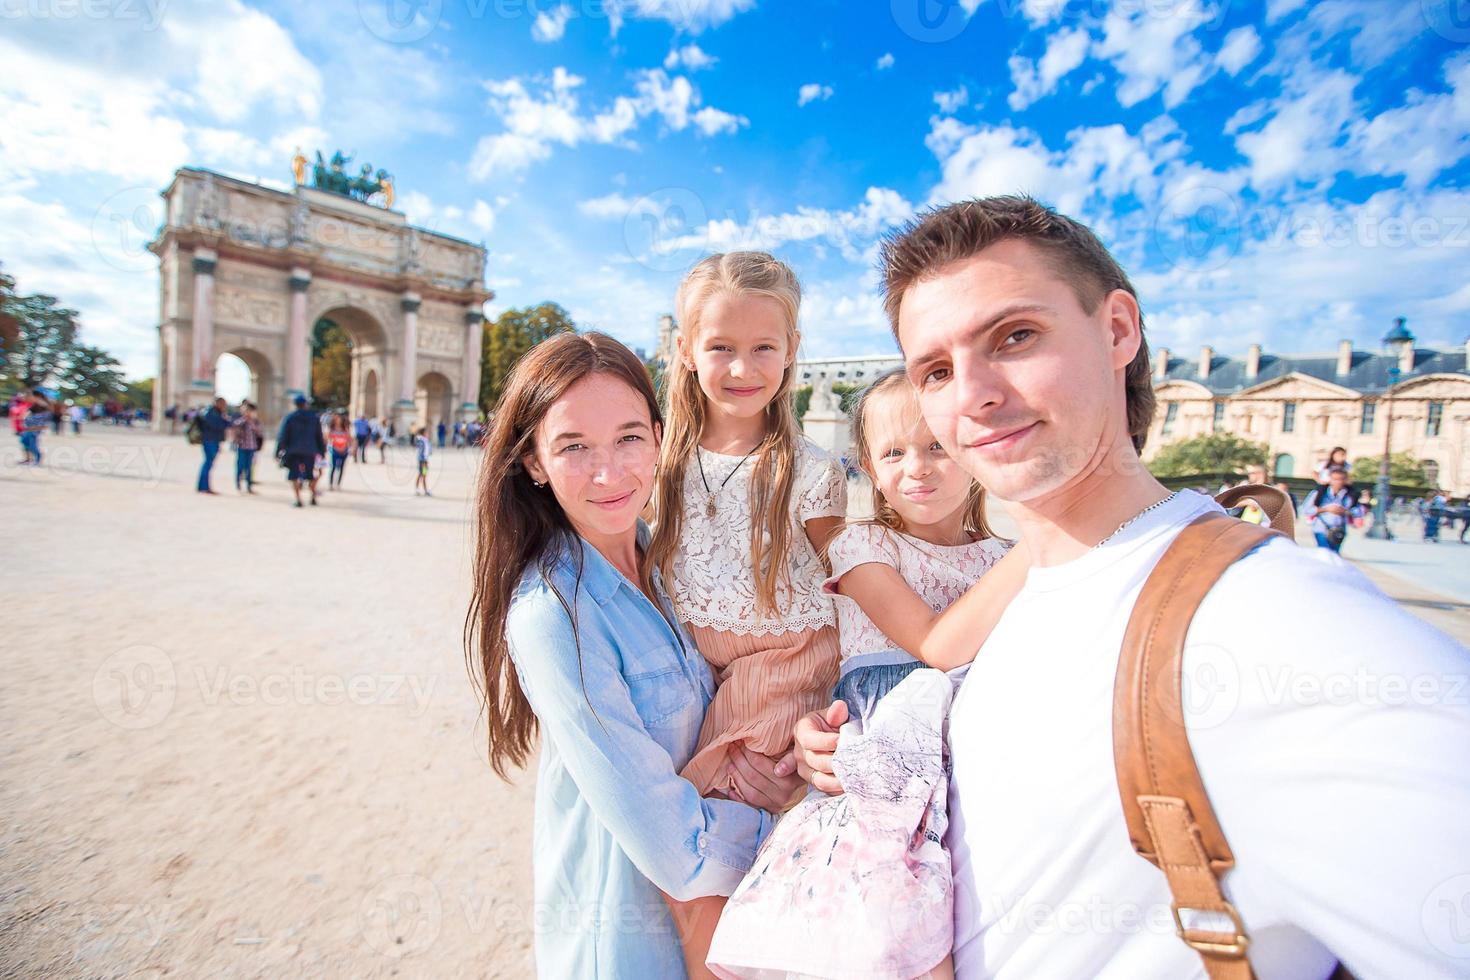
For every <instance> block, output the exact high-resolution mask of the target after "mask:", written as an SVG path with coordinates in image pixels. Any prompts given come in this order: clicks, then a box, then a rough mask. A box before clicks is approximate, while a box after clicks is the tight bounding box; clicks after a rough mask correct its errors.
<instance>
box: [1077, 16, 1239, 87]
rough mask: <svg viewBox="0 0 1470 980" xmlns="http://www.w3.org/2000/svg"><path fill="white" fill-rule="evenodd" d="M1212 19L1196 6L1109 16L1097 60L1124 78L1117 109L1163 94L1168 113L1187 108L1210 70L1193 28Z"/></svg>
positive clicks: (1105, 22) (1104, 24) (1097, 48)
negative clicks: (1107, 63) (1188, 98)
mask: <svg viewBox="0 0 1470 980" xmlns="http://www.w3.org/2000/svg"><path fill="white" fill-rule="evenodd" d="M1209 19H1210V14H1209V13H1208V12H1207V11H1206V10H1205V9H1204V8H1203V7H1202V6H1201V5H1200V4H1199V3H1198V2H1187V3H1181V4H1180V5H1178V6H1177V7H1171V8H1169V9H1167V10H1155V9H1154V8H1153V7H1152V6H1149V5H1144V6H1139V7H1134V6H1132V5H1129V6H1128V7H1127V8H1125V9H1123V10H1119V9H1114V10H1112V11H1110V12H1109V13H1108V15H1107V17H1105V18H1104V19H1103V37H1102V40H1101V41H1100V42H1099V43H1098V44H1097V47H1096V48H1095V49H1094V54H1095V55H1096V56H1098V57H1100V58H1105V59H1107V60H1108V61H1110V62H1111V63H1112V65H1113V67H1114V68H1116V69H1117V70H1118V73H1119V74H1121V75H1122V76H1123V82H1122V84H1121V85H1119V86H1118V102H1119V104H1121V105H1123V106H1131V105H1136V104H1137V103H1139V102H1142V101H1143V100H1144V99H1146V98H1148V97H1149V96H1151V95H1153V94H1155V93H1156V92H1159V91H1160V90H1162V91H1163V96H1164V106H1165V107H1166V108H1170V109H1172V108H1174V107H1175V106H1177V105H1178V104H1179V103H1181V102H1183V101H1184V99H1185V97H1186V96H1188V95H1189V93H1190V92H1192V91H1194V89H1195V86H1197V85H1199V83H1200V82H1202V81H1204V80H1205V78H1206V77H1207V75H1208V74H1209V72H1210V71H1211V70H1212V66H1210V65H1209V63H1208V60H1207V59H1206V58H1205V56H1204V53H1203V50H1202V49H1201V47H1200V43H1199V41H1197V40H1196V39H1195V38H1194V36H1193V31H1194V30H1195V28H1197V27H1199V26H1200V25H1202V24H1204V23H1206V22H1208V21H1209Z"/></svg>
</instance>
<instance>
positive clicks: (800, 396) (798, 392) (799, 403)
mask: <svg viewBox="0 0 1470 980" xmlns="http://www.w3.org/2000/svg"><path fill="white" fill-rule="evenodd" d="M811 404H812V386H811V385H802V386H801V387H800V388H792V389H791V408H792V410H793V411H795V412H796V421H798V422H800V421H801V420H802V419H804V418H806V410H807V409H808V408H810V407H811Z"/></svg>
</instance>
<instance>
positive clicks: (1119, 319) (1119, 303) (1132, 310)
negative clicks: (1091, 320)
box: [1102, 289, 1143, 371]
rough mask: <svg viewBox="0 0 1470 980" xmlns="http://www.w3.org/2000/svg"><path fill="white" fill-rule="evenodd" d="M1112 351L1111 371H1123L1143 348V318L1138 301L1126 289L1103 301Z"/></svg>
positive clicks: (1109, 295) (1114, 292)
mask: <svg viewBox="0 0 1470 980" xmlns="http://www.w3.org/2000/svg"><path fill="white" fill-rule="evenodd" d="M1102 305H1103V313H1104V315H1105V316H1106V318H1107V325H1108V334H1109V339H1110V342H1111V347H1112V351H1113V369H1114V370H1115V371H1122V370H1125V369H1126V368H1127V367H1128V365H1129V364H1132V363H1133V358H1135V357H1137V356H1138V351H1139V348H1140V347H1142V346H1143V316H1142V314H1141V313H1140V312H1139V310H1138V300H1137V299H1136V298H1135V297H1134V296H1133V294H1132V293H1130V292H1128V290H1126V289H1115V290H1113V291H1112V292H1111V293H1109V294H1108V295H1107V297H1106V298H1105V299H1104V300H1103V304H1102Z"/></svg>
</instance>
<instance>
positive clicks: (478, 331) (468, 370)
mask: <svg viewBox="0 0 1470 980" xmlns="http://www.w3.org/2000/svg"><path fill="white" fill-rule="evenodd" d="M484 322H485V314H483V313H481V312H480V311H479V310H469V311H467V312H466V313H465V315H464V324H465V330H464V363H463V365H461V367H460V377H461V378H462V379H463V385H464V393H463V394H462V395H461V396H460V403H461V404H460V406H459V414H460V416H461V417H462V418H463V420H464V421H466V422H469V421H471V420H473V419H476V418H478V417H479V415H480V341H481V339H482V338H483V337H484V336H485V329H484V327H483V326H482V325H483V323H484Z"/></svg>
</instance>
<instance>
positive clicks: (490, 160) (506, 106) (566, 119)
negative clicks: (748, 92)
mask: <svg viewBox="0 0 1470 980" xmlns="http://www.w3.org/2000/svg"><path fill="white" fill-rule="evenodd" d="M584 81H585V79H583V78H582V77H581V76H579V75H573V74H571V73H570V72H568V71H567V70H566V69H565V68H563V67H560V66H559V67H557V68H556V69H554V70H553V72H552V76H551V78H550V79H546V78H544V77H543V78H534V79H521V78H508V79H503V80H499V81H488V82H485V91H486V92H487V93H489V97H490V98H489V103H490V108H491V109H492V110H493V111H494V112H495V114H496V115H498V116H499V117H500V118H501V121H502V122H503V123H504V124H505V131H504V132H501V133H495V134H491V135H487V136H483V137H481V138H480V141H479V142H478V144H476V146H475V151H474V154H473V156H472V157H471V159H470V163H469V173H470V176H471V177H472V178H474V179H476V180H484V179H487V178H489V177H492V176H496V175H502V174H513V173H518V172H520V171H523V170H525V169H527V168H528V167H530V166H531V165H532V164H533V163H537V162H539V161H542V160H545V159H547V158H548V157H550V156H551V151H552V147H553V145H555V144H560V145H562V146H566V147H575V146H577V145H578V144H580V143H585V142H591V143H603V144H615V143H619V142H621V141H622V140H623V139H624V138H625V137H626V136H627V134H629V133H630V132H631V131H632V130H633V129H635V128H636V127H637V125H638V124H639V122H640V121H641V120H643V119H646V118H650V117H657V118H658V119H659V120H660V121H661V122H662V123H663V125H664V126H665V127H666V128H668V129H670V130H673V131H675V132H679V131H682V130H685V129H688V128H689V127H690V126H693V127H694V129H695V131H696V132H698V133H700V134H702V135H705V136H713V135H716V134H718V133H732V132H735V131H736V130H737V129H739V128H740V127H741V126H745V125H749V120H748V119H746V118H745V117H744V116H737V115H734V114H733V113H729V112H725V111H724V110H721V109H716V108H713V107H710V106H706V107H703V108H698V107H699V105H700V102H701V99H700V95H699V91H698V90H697V89H696V88H695V87H694V86H693V85H692V84H690V82H689V79H687V78H685V77H684V76H682V75H676V76H674V77H672V78H671V77H670V76H669V75H668V74H666V73H665V72H664V71H663V69H660V68H653V69H647V70H644V71H643V72H641V73H640V74H639V76H638V79H637V81H636V82H635V84H634V94H633V95H632V96H626V95H620V96H618V97H616V98H615V99H614V100H613V103H612V106H611V107H610V108H608V109H605V110H604V111H602V112H600V113H597V114H595V115H590V116H589V115H587V114H586V113H584V112H583V111H582V107H581V102H580V99H579V96H578V91H577V90H578V89H580V88H581V87H582V85H583V82H584ZM528 82H529V85H528Z"/></svg>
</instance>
